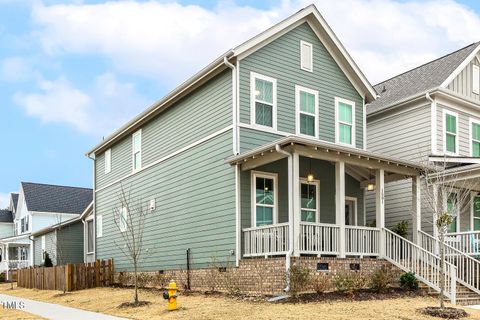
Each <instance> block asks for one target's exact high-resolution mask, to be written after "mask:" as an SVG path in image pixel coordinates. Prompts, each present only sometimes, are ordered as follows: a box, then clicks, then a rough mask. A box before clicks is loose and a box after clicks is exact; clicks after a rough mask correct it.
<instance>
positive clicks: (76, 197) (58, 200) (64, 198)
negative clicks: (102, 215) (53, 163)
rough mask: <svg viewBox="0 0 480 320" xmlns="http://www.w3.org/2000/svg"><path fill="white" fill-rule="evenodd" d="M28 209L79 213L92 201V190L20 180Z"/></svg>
mask: <svg viewBox="0 0 480 320" xmlns="http://www.w3.org/2000/svg"><path fill="white" fill-rule="evenodd" d="M22 190H23V194H24V196H25V203H26V204H27V209H28V210H29V211H37V212H55V213H74V214H81V213H82V212H83V211H84V210H85V208H86V207H87V206H88V205H89V204H90V203H91V202H92V199H93V190H92V189H88V188H78V187H67V186H57V185H50V184H41V183H31V182H22Z"/></svg>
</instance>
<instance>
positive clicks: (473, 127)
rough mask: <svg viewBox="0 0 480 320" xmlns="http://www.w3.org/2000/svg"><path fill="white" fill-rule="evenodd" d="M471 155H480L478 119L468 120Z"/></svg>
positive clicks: (479, 124) (479, 126)
mask: <svg viewBox="0 0 480 320" xmlns="http://www.w3.org/2000/svg"><path fill="white" fill-rule="evenodd" d="M470 137H471V139H472V141H471V145H470V148H471V156H472V157H480V121H475V120H470Z"/></svg>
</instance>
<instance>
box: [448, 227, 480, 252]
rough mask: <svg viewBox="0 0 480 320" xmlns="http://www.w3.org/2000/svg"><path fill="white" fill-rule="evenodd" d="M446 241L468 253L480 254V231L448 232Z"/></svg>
mask: <svg viewBox="0 0 480 320" xmlns="http://www.w3.org/2000/svg"><path fill="white" fill-rule="evenodd" d="M445 243H446V244H448V245H449V246H451V247H453V248H455V249H457V250H460V251H462V252H464V253H466V254H469V255H474V256H476V255H478V256H480V231H467V232H455V233H447V234H446V235H445Z"/></svg>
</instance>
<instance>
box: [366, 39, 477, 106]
mask: <svg viewBox="0 0 480 320" xmlns="http://www.w3.org/2000/svg"><path fill="white" fill-rule="evenodd" d="M479 48H480V42H475V43H472V44H470V45H468V46H466V47H464V48H461V49H459V50H457V51H454V52H452V53H449V54H447V55H445V56H443V57H440V58H438V59H435V60H433V61H430V62H428V63H426V64H423V65H421V66H419V67H416V68H414V69H412V70H409V71H407V72H404V73H402V74H399V75H398V76H395V77H393V78H390V79H388V80H385V81H383V82H380V83H379V84H377V85H375V86H374V88H375V90H376V91H377V92H378V94H379V97H378V98H377V99H376V100H375V101H373V102H371V103H370V104H368V105H367V115H370V114H372V113H376V112H379V111H383V110H385V109H388V108H390V107H392V106H394V105H395V104H397V103H399V102H402V101H404V100H406V99H408V98H411V97H415V96H417V95H420V94H422V93H423V94H425V93H427V92H429V91H430V90H432V89H436V88H439V87H446V86H447V85H448V84H449V83H450V81H449V79H453V78H454V77H455V76H456V75H457V74H458V73H459V72H460V71H461V70H462V69H463V67H462V66H463V65H464V62H465V61H470V58H473V57H471V56H472V54H476V53H477V52H478V50H479Z"/></svg>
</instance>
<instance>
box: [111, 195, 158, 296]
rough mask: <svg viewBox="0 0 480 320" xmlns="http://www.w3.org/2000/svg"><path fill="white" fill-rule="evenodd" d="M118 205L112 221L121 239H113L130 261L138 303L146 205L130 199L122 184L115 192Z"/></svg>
mask: <svg viewBox="0 0 480 320" xmlns="http://www.w3.org/2000/svg"><path fill="white" fill-rule="evenodd" d="M117 197H118V202H119V207H117V208H116V209H114V212H113V215H114V219H113V220H114V221H115V225H116V226H117V229H118V231H119V233H120V235H121V239H122V240H121V241H115V245H116V246H117V247H118V248H119V249H120V250H121V252H122V254H123V255H125V257H127V258H128V259H129V261H130V262H131V263H132V266H133V272H134V273H133V275H134V276H133V281H134V287H135V292H134V297H133V299H134V304H135V305H138V304H139V299H138V269H139V267H140V264H141V261H142V248H143V231H144V227H145V220H146V217H147V213H148V210H149V208H148V206H147V205H145V204H144V203H143V202H142V201H141V200H138V199H137V200H132V199H131V197H130V192H129V191H126V190H125V188H124V187H123V186H121V187H120V191H119V193H118V194H117Z"/></svg>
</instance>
